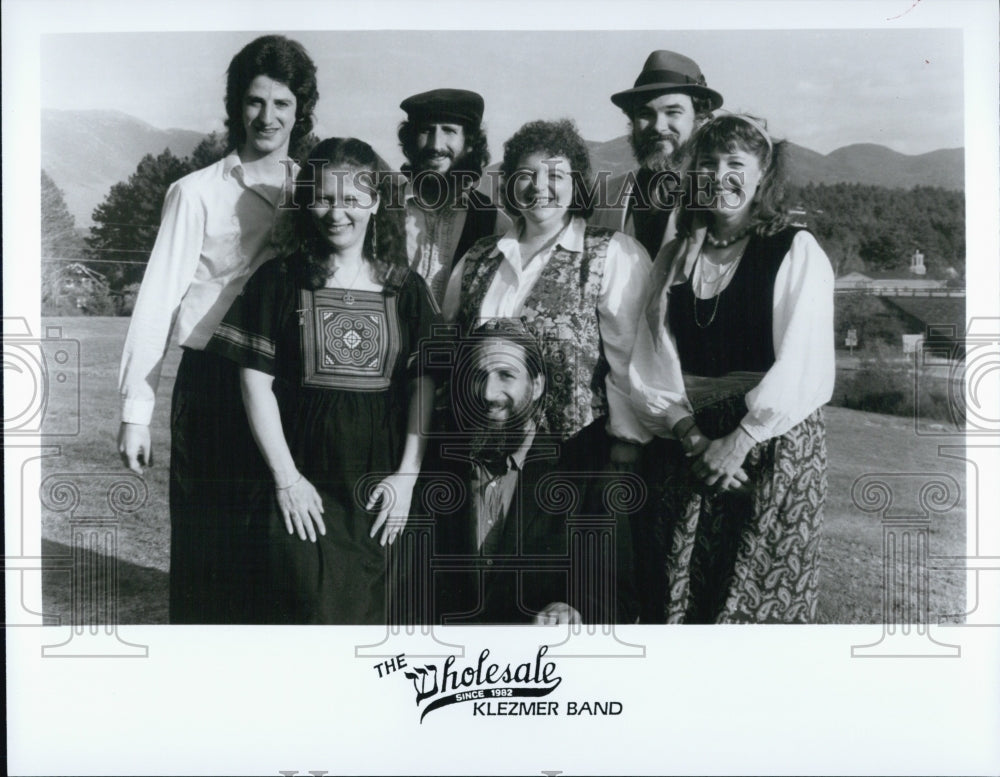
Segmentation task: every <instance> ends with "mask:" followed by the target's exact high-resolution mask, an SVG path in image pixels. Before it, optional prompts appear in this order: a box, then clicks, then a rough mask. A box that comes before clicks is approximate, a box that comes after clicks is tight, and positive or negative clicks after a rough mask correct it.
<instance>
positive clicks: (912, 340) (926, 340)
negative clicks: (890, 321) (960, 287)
mask: <svg viewBox="0 0 1000 777" xmlns="http://www.w3.org/2000/svg"><path fill="white" fill-rule="evenodd" d="M882 302H883V303H884V304H885V305H887V306H888V308H889V309H890V310H892V311H895V313H896V315H897V316H898V317H899V320H900V322H901V323H902V325H903V330H904V332H905V333H906V334H904V335H903V351H904V353H912V350H913V349H918V348H919V349H924V350H927V349H928V348H930V349H933V350H936V351H945V352H952V353H954V354H955V355H962V354H964V350H965V348H964V339H965V298H964V297H905V296H904V297H884V298H883V299H882Z"/></svg>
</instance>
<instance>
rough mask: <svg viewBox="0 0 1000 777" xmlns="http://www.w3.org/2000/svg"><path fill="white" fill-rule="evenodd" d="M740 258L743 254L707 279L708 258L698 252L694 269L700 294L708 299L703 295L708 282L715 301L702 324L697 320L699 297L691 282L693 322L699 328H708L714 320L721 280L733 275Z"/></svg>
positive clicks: (717, 307) (717, 310)
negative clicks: (706, 266)
mask: <svg viewBox="0 0 1000 777" xmlns="http://www.w3.org/2000/svg"><path fill="white" fill-rule="evenodd" d="M742 258H743V254H740V255H739V256H737V257H736V258H735V259H733V260H732V261H731V262H730V263H729V264H727V265H726V266H725V268H724V269H721V270H719V271H718V274H717V275H716V276H715V278H713V279H711V280H708V279H706V277H705V264H706V263H708V259H706V258H705V256H704V254H702V252H701V251H699V252H698V258H697V259H696V260H695V261H696V263H697V267H696V268H695V269H696V272H697V274H698V286H699V289H700V290H701V295H702V297H704V298H705V299H708V298H707V297H705V293H706V291H705V287H706V285H709V284H710V285H711V286H712V289H713V291H714V292H715V293H714V295H713V296H714V297H715V303H714V304H713V305H712V315H711V316H709V318H708V321H706V322H705V323H704V324H703V323H701V321H699V320H698V299H699V298H698V296H697V295H695V294H694V284H693V283H692V285H691V293H692V296H694V324H695V326H696V327H698V328H699V329H708V327H710V326H711V325H712V322H713V321H715V314H716V313H718V312H719V298H720V297H721V296H722V291H723V289H721V287H722V285H723V281H724V280H726V279H728V278H729V277H730V276H731V275H733V273H734V272H735V271H736V265H738V264H739V263H740V259H742Z"/></svg>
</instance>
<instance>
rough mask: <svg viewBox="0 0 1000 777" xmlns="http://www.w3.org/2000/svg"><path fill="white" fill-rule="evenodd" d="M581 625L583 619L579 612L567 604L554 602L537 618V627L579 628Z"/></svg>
mask: <svg viewBox="0 0 1000 777" xmlns="http://www.w3.org/2000/svg"><path fill="white" fill-rule="evenodd" d="M581 623H583V618H582V617H581V616H580V613H579V611H578V610H577V609H576V608H575V607H570V606H569V605H568V604H566V603H565V602H552V604H549V605H547V606H546V607H545V609H544V610H542V611H541V612H540V613H538V615H536V616H535V625H537V626H566V625H575V626H579V625H580V624H581Z"/></svg>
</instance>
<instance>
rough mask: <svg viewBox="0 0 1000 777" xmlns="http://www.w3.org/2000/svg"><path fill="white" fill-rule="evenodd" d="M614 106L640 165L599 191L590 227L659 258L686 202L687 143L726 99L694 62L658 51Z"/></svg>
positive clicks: (615, 96)
mask: <svg viewBox="0 0 1000 777" xmlns="http://www.w3.org/2000/svg"><path fill="white" fill-rule="evenodd" d="M611 102H613V103H614V104H615V105H617V106H618V107H619V108H621V109H622V111H624V112H625V115H626V116H628V118H629V121H630V129H631V132H630V135H629V141H630V142H631V145H632V153H633V154H634V156H635V159H636V162H638V163H639V167H638V169H636V170H630V171H629V172H627V173H625V174H624V175H621V176H618V177H616V178H612V179H611V180H610V181H608V183H607V187H606V189H604V190H603V191H602V190H599V192H598V195H599V200H598V202H597V207H595V209H594V214H593V215H592V216H591V217H590V220H589V223H590V224H591V225H593V226H601V227H610V228H611V229H618V230H621V231H622V232H625V233H626V234H627V235H629V236H631V237H634V238H635V239H636V240H638V241H639V242H640V243H642V245H643V246H644V247H645V249H646V251H648V252H649V256H650V258H653V259H655V258H656V254H657V253H658V252H659V250H660V246H662V245H663V244H664V243H666V242H668V241H669V240H670V239H671V238H672V237H673V228H672V222H671V219H670V215H671V213H672V212H673V210H674V208H675V207H676V206H677V205H678V204H679V202H680V198H681V176H682V174H683V168H684V162H685V159H684V156H685V151H686V144H687V142H688V140H689V139H690V138H691V134H692V133H693V132H694V130H695V129H696V128H697V127H698V126H700V125H701V124H702V123H703V122H705V121H706V120H707V119H709V118H710V117H711V115H712V111H714V110H715V109H716V108H719V107H720V106H721V105H722V95H720V94H719V93H718V92H716V91H715V90H713V89H709V88H708V87H707V86H706V85H705V76H704V75H702V72H701V69H700V68H699V67H698V64H697V63H696V62H695V61H694V60H693V59H690V58H688V57H685V56H684V55H682V54H677V53H676V52H673V51H654V52H653V53H651V54H650V55H649V57H647V59H646V64H645V65H643V68H642V72H641V73H640V74H639V77H638V78H636V80H635V85H634V86H633V87H632V88H631V89H626V90H625V91H623V92H617V93H615V94H613V95H611ZM668 224H669V226H668Z"/></svg>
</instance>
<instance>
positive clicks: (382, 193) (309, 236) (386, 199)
mask: <svg viewBox="0 0 1000 777" xmlns="http://www.w3.org/2000/svg"><path fill="white" fill-rule="evenodd" d="M331 169H332V170H343V171H345V172H349V173H351V174H354V175H357V174H358V173H362V174H364V175H363V176H362V177H361V178H362V182H361V184H360V187H361V188H364V187H366V186H368V187H370V188H371V190H372V195H373V196H374V195H378V198H379V207H378V209H377V210H376V211H375V213H374V214H372V217H371V218H370V219H369V220H368V229H367V231H366V232H365V239H364V243H363V244H362V248H361V253H362V256H363V258H364V260H365V261H366V262H368V264H369V265H371V267H372V268H373V270H374V273H373V275H374V277H375V279H376V280H377V281H378V282H379V283H383V284H384V283H385V282H386V281H387V280H388V279H389V275H390V273H391V272H392V270H393V268H395V267H406V266H407V261H406V239H405V237H404V231H403V214H402V210H401V209H399V208H397V207H392V173H391V170H390V168H389V166H388V165H387V164H386V163H385V162H384V161H383V160H382V158H381V157H380V156H379V155H378V154H376V153H375V150H374V149H373V148H372V147H371V146H369V145H368V144H367V143H365V142H364V141H362V140H358V139H357V138H327V139H326V140H323V141H320V142H319V143H318V144H317V145H316V146H315V148H313V150H312V151H310V152H309V157H308V159H306V161H305V162H304V163H303V165H302V167H301V169H300V170H299V174H298V176H296V178H295V188H294V191H293V194H292V201H293V203H294V205H295V212H294V229H295V238H296V239H295V243H296V245H295V246H294V248H296V249H297V250H296V252H295V254H296V257H295V261H294V269H295V271H296V274H297V275H298V278H299V282H300V283H301V284H302V285H303V286H305V287H306V288H307V289H311V290H316V289H319V288H322V286H323V285H324V283H325V282H326V280H327V278H329V277H330V267H329V255H330V247H329V245H328V243H327V242H326V240H325V239H324V238H323V236H322V235H321V234H320V233H319V231H318V230H317V228H316V223H315V221H314V220H313V216H312V213H311V212H310V206H311V205H312V204H313V202H314V198H315V197H316V196H317V194H318V193H319V191H320V186H321V179H322V176H323V172H324V170H331Z"/></svg>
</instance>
